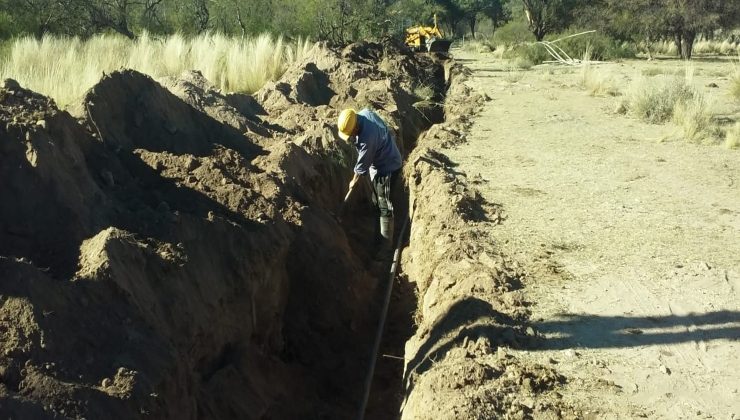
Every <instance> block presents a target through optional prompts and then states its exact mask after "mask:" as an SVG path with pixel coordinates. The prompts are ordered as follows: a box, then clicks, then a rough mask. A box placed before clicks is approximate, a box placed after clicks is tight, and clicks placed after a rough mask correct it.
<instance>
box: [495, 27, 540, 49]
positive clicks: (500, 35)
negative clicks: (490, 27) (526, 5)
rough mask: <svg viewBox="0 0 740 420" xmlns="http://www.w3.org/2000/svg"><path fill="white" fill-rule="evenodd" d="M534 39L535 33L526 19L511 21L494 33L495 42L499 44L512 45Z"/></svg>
mask: <svg viewBox="0 0 740 420" xmlns="http://www.w3.org/2000/svg"><path fill="white" fill-rule="evenodd" d="M534 41H535V38H534V35H532V32H531V31H530V30H529V27H528V26H527V23H526V22H524V21H512V22H509V23H507V24H506V25H504V26H502V27H501V28H499V29H497V30H496V32H494V34H493V43H494V44H495V45H499V46H507V47H512V46H514V45H518V44H524V43H528V42H534Z"/></svg>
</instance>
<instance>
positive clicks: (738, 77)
mask: <svg viewBox="0 0 740 420" xmlns="http://www.w3.org/2000/svg"><path fill="white" fill-rule="evenodd" d="M730 96H732V97H733V98H734V99H735V101H737V102H740V56H738V64H736V65H735V66H734V71H733V72H732V74H731V75H730Z"/></svg>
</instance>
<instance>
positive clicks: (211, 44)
mask: <svg viewBox="0 0 740 420" xmlns="http://www.w3.org/2000/svg"><path fill="white" fill-rule="evenodd" d="M311 46H312V44H311V43H309V42H308V41H307V40H300V39H299V40H297V41H294V42H287V41H285V40H284V39H283V38H282V37H273V36H271V35H260V36H257V37H254V38H245V39H241V38H232V37H227V36H224V35H221V34H215V33H208V34H203V35H200V36H197V37H194V38H186V37H183V36H181V35H178V34H175V35H172V36H169V37H166V38H154V37H151V36H149V35H147V34H143V35H142V36H140V37H139V38H137V39H136V40H133V41H132V40H129V39H127V38H125V37H122V36H113V35H99V36H95V37H92V38H90V39H88V40H85V41H82V40H80V39H78V38H64V37H44V38H42V39H40V40H39V39H35V38H32V37H27V38H19V39H16V40H14V41H12V42H9V43H7V44H6V45H4V46H3V45H0V78H2V79H5V78H13V79H16V80H17V81H18V82H20V83H21V85H22V86H24V87H27V88H30V89H32V90H35V91H37V92H40V93H43V94H45V95H48V96H51V97H52V98H54V100H56V101H57V103H58V104H59V105H60V106H64V105H67V104H70V103H72V102H73V101H75V100H77V99H78V98H80V97H81V96H82V95H83V94H84V93H85V91H86V90H87V89H89V88H90V87H92V86H93V85H94V84H95V83H96V82H97V81H98V80H100V77H101V76H102V75H103V73H109V72H112V71H114V70H117V69H120V68H130V69H134V70H137V71H140V72H142V73H145V74H148V75H150V76H153V77H162V76H178V75H179V74H180V73H182V72H183V71H185V70H200V71H201V72H202V73H203V75H204V76H205V77H206V78H207V79H208V80H209V81H211V83H213V84H214V85H215V86H216V87H218V88H220V89H222V90H224V91H227V92H246V93H253V92H255V91H256V90H258V89H259V88H260V87H262V86H263V85H264V84H265V83H266V82H267V81H270V80H276V79H277V78H279V77H280V76H281V75H282V74H283V72H285V70H286V68H287V66H288V65H289V64H290V63H292V62H293V61H295V60H297V59H299V58H300V57H301V56H302V55H303V54H305V53H306V52H307V51H308V50H309V49H310V48H311Z"/></svg>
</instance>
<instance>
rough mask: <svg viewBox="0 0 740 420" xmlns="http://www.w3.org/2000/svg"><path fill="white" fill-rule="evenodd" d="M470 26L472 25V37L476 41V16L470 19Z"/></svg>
mask: <svg viewBox="0 0 740 420" xmlns="http://www.w3.org/2000/svg"><path fill="white" fill-rule="evenodd" d="M468 24H469V25H470V36H471V37H472V38H473V39H475V24H476V19H475V16H471V17H469V18H468Z"/></svg>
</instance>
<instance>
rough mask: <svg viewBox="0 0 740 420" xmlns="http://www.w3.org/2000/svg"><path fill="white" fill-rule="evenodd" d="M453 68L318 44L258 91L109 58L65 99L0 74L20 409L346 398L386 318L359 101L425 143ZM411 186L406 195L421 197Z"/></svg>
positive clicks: (4, 319) (283, 414)
mask: <svg viewBox="0 0 740 420" xmlns="http://www.w3.org/2000/svg"><path fill="white" fill-rule="evenodd" d="M422 84H423V85H425V86H431V87H432V88H433V90H434V91H435V97H436V100H437V101H442V100H443V96H444V90H445V87H446V86H445V80H444V67H443V65H442V64H441V63H440V62H438V61H437V60H436V59H435V58H433V57H422V56H419V57H417V56H414V55H412V54H410V53H408V52H406V51H404V50H403V49H401V48H398V47H397V46H395V45H393V44H392V43H386V44H384V45H381V44H372V43H360V44H354V45H351V46H349V47H347V48H345V49H344V50H340V51H335V50H331V49H329V48H327V47H326V46H324V45H317V46H316V47H315V48H314V49H313V50H312V51H311V53H310V54H308V55H307V57H306V58H305V59H304V60H303V61H301V62H299V63H296V64H295V65H294V66H293V67H291V68H290V69H289V70H288V72H287V73H286V74H285V75H284V77H283V78H282V79H281V80H280V81H278V82H276V83H272V84H270V85H268V86H266V87H264V88H263V89H262V90H261V91H259V92H258V93H257V94H256V95H254V97H250V96H244V95H225V94H222V93H221V92H219V91H217V90H216V89H214V88H213V87H212V86H211V85H210V84H209V83H208V82H207V81H206V80H205V79H204V78H203V77H202V76H201V75H200V74H198V73H186V74H184V75H183V76H182V77H180V78H178V79H167V80H161V81H155V80H152V79H151V78H149V77H147V76H145V75H142V74H139V73H136V72H134V71H126V70H124V71H119V72H115V73H113V74H110V75H107V76H105V77H104V78H103V79H102V80H101V81H100V82H99V83H98V84H97V85H96V86H95V87H94V88H92V89H91V90H90V91H89V92H88V93H87V95H86V97H85V98H84V100H83V101H82V102H81V103H80V104H79V105H77V106H74V107H71V108H70V109H69V112H68V111H64V110H59V109H58V108H57V107H56V106H55V105H54V103H53V102H52V101H51V100H49V99H48V98H45V97H43V96H41V95H38V94H35V93H33V92H30V91H28V90H25V89H23V88H22V87H21V86H18V85H17V83H15V82H13V81H10V80H9V81H5V82H4V83H3V85H2V88H0V178H2V180H3V182H2V187H0V188H1V189H0V278H1V279H2V282H1V283H0V343H2V348H0V412H1V413H2V417H4V418H122V419H123V418H125V419H130V418H143V417H146V418H176V419H187V418H224V419H225V418H276V419H281V418H327V419H328V418H331V419H333V418H348V417H352V416H354V415H355V414H356V412H357V409H358V407H359V400H360V396H361V395H362V389H361V388H362V383H363V381H364V378H365V374H366V369H367V364H368V362H369V359H370V356H371V355H370V354H369V349H370V348H371V344H372V343H371V340H372V338H373V336H374V326H375V325H376V321H377V316H378V314H377V308H375V306H376V305H375V302H376V301H377V295H378V293H379V291H381V289H382V288H379V287H378V286H379V282H378V278H379V276H378V273H376V272H374V270H375V267H374V265H373V264H371V263H370V261H371V256H372V255H373V253H374V251H375V250H374V248H373V247H374V243H373V233H374V225H375V224H376V223H377V216H376V215H375V214H374V213H373V211H372V209H371V206H370V205H369V196H368V194H367V193H362V192H361V193H358V194H356V195H355V196H354V197H353V199H352V201H351V202H350V204H349V207H348V211H347V214H345V215H344V217H343V218H342V219H338V218H337V217H336V214H334V212H335V211H336V210H337V208H338V207H339V203H340V202H341V200H342V197H343V196H344V193H345V192H346V191H345V190H346V184H347V181H348V180H349V178H350V177H351V167H352V165H353V163H354V155H353V153H354V151H353V149H352V147H351V146H350V145H349V144H347V143H346V142H343V141H341V140H340V139H339V138H338V137H337V135H336V130H335V127H334V125H335V121H336V115H337V112H338V110H339V109H341V108H343V107H346V106H354V107H358V108H360V107H363V106H371V107H373V108H375V109H376V110H377V111H378V112H379V113H381V115H382V116H383V117H385V118H386V120H387V121H388V122H389V123H390V125H391V126H392V128H393V130H394V131H395V132H396V137H397V139H398V142H399V146H400V147H401V149H403V150H410V149H411V148H412V146H413V144H414V142H415V141H416V138H417V137H418V136H419V134H420V133H421V132H423V131H424V130H426V129H427V128H428V127H429V126H430V125H431V124H432V123H433V122H435V117H434V116H435V115H436V116H437V117H436V118H440V115H439V109H438V108H439V107H435V106H430V105H428V104H425V103H419V102H420V98H417V97H416V96H415V95H414V94H413V91H414V89H415V88H416V87H417V86H420V85H422ZM402 207H403V206H402Z"/></svg>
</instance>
